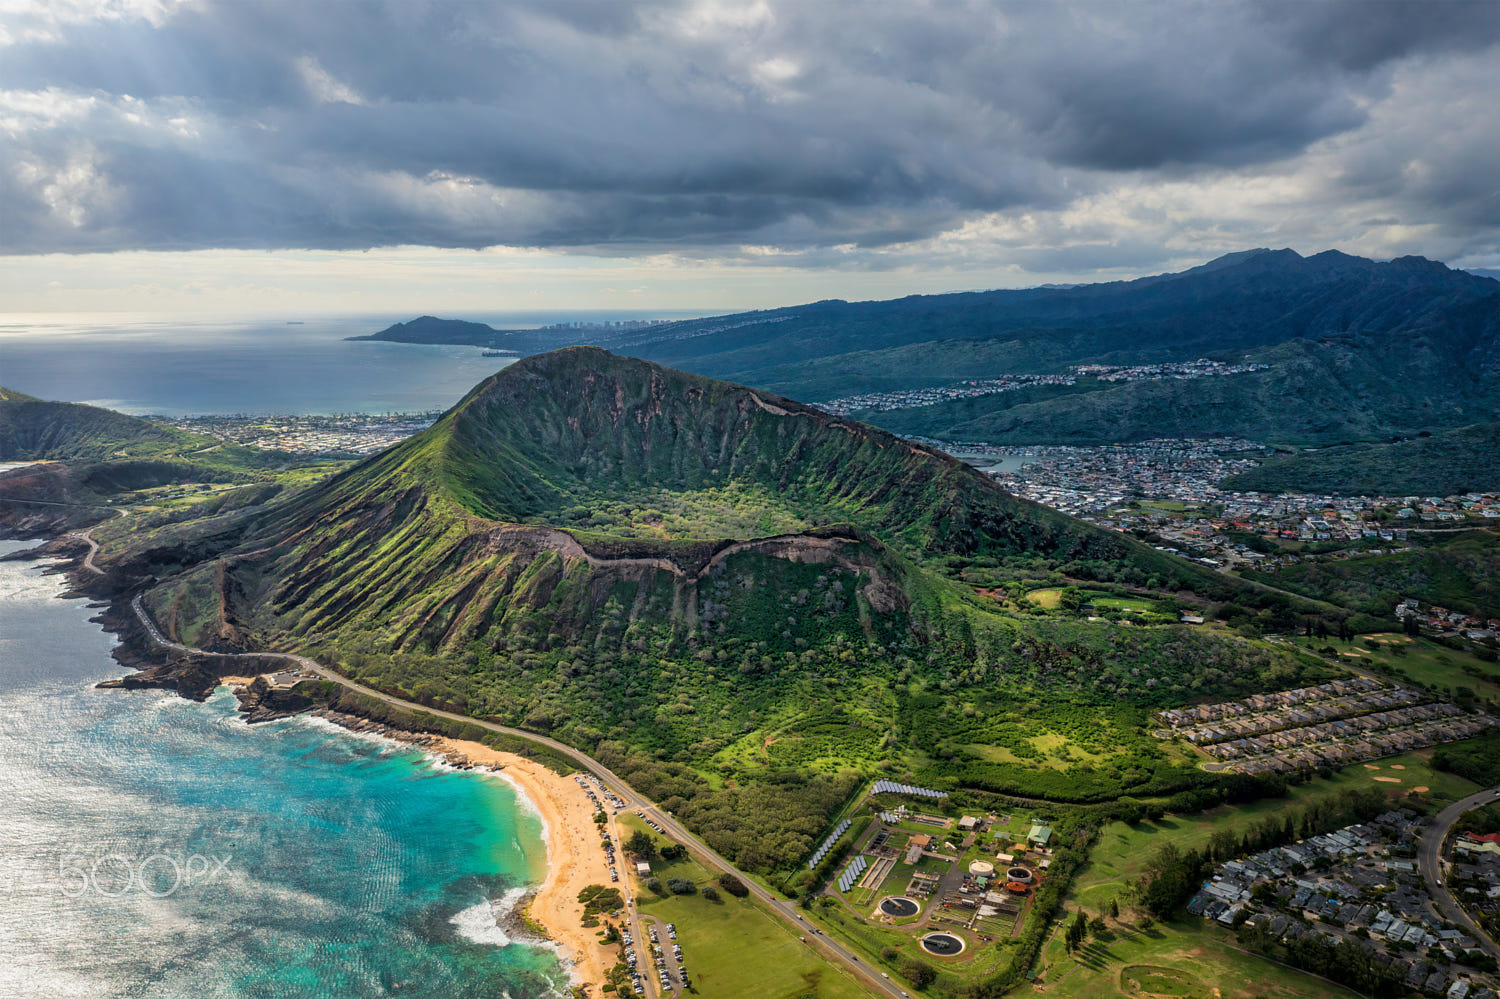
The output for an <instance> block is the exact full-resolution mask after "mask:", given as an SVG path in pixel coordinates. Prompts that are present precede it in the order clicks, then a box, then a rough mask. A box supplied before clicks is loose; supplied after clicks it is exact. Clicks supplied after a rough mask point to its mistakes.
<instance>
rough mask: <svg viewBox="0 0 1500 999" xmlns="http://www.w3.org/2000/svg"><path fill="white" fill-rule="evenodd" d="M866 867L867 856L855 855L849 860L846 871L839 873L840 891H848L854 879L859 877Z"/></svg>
mask: <svg viewBox="0 0 1500 999" xmlns="http://www.w3.org/2000/svg"><path fill="white" fill-rule="evenodd" d="M864 869H865V858H864V857H855V858H854V859H853V860H851V861H849V866H848V867H846V868H844V873H843V874H840V875H839V891H848V890H849V887H850V886H851V885H853V884H854V879H855V878H857V877H859V876H860V874H862V873H863V872H864Z"/></svg>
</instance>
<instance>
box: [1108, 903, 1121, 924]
mask: <svg viewBox="0 0 1500 999" xmlns="http://www.w3.org/2000/svg"><path fill="white" fill-rule="evenodd" d="M1109 918H1110V919H1119V918H1120V902H1119V900H1118V899H1114V898H1111V899H1110V900H1109Z"/></svg>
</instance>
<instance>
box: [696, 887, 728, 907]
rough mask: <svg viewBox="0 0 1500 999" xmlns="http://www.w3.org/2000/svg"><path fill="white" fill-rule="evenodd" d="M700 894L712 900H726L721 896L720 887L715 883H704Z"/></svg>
mask: <svg viewBox="0 0 1500 999" xmlns="http://www.w3.org/2000/svg"><path fill="white" fill-rule="evenodd" d="M699 894H701V895H702V896H703V897H704V898H706V899H708V900H709V901H710V902H719V903H722V902H723V901H724V899H723V898H721V897H720V896H719V889H717V888H715V887H714V886H713V885H704V886H703V888H702V889H701V891H700V892H699Z"/></svg>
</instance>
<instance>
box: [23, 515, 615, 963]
mask: <svg viewBox="0 0 1500 999" xmlns="http://www.w3.org/2000/svg"><path fill="white" fill-rule="evenodd" d="M66 537H67V536H66V535H63V536H61V537H59V536H57V535H56V534H52V535H51V536H50V537H47V538H44V539H42V543H41V544H40V545H37V546H35V547H34V548H28V549H23V551H24V552H26V553H28V554H30V553H33V552H36V553H38V554H34V555H32V558H36V557H38V556H39V555H40V554H41V551H42V549H52V548H53V547H54V545H55V544H56V542H59V541H63V540H65V539H66ZM6 540H18V541H20V540H29V539H22V538H7V539H6ZM14 554H20V552H17V553H14ZM46 555H47V556H52V557H55V558H57V559H58V560H59V562H60V564H59V565H57V566H55V567H54V568H53V569H52V571H53V572H56V573H58V574H61V575H64V576H65V577H66V578H67V579H68V581H69V586H68V587H67V589H66V591H65V593H64V595H73V596H77V597H83V598H87V599H91V600H97V599H100V597H98V596H96V595H95V594H94V593H91V592H90V591H91V589H92V587H91V586H90V585H89V584H92V583H96V582H97V580H95V579H93V578H90V577H89V576H88V575H87V574H86V573H84V572H83V571H82V560H83V553H82V552H78V551H76V550H75V551H69V550H61V551H57V550H52V551H47V552H46ZM96 571H97V570H96ZM103 599H104V600H106V601H107V606H106V608H105V609H104V610H103V611H102V613H101V614H100V615H98V616H96V617H94V618H92V619H91V620H92V621H94V622H96V623H98V624H100V625H101V626H102V627H103V628H104V630H106V631H109V632H113V633H114V634H115V636H116V644H115V646H114V649H113V650H112V651H111V657H112V658H113V659H114V660H115V661H116V662H117V663H119V664H120V665H121V666H125V667H126V668H127V669H134V670H143V669H147V668H149V666H150V664H151V663H152V661H153V660H154V658H155V657H151V656H148V655H145V654H143V650H139V649H137V648H136V645H137V643H138V642H139V641H140V639H141V637H142V631H141V629H140V628H139V627H138V625H137V622H136V621H135V617H134V614H133V613H131V612H129V611H128V610H127V609H122V608H121V607H120V606H119V605H120V599H119V598H118V597H117V596H115V595H109V596H104V597H103ZM247 655H250V654H249V653H247ZM254 678H255V677H254V675H249V676H247V675H245V673H243V672H235V673H231V672H229V670H228V669H224V670H223V671H222V672H218V671H215V672H214V674H213V675H205V676H201V677H196V678H195V679H197V680H199V681H200V682H199V683H197V684H194V685H193V686H195V687H196V688H198V692H199V694H200V696H196V697H195V696H192V695H191V694H190V693H188V692H186V691H184V690H183V689H182V686H181V685H180V684H177V683H156V682H152V683H150V684H149V685H150V686H154V687H161V688H164V689H168V690H173V691H175V692H176V693H177V694H178V695H179V696H183V697H187V698H188V699H189V700H200V701H201V700H203V699H205V698H206V697H207V696H208V694H209V693H211V692H212V690H213V689H214V688H216V687H219V686H227V687H229V689H230V690H232V691H234V692H235V693H236V694H239V693H240V692H241V691H243V690H245V689H246V688H247V687H248V685H249V683H250V682H251V681H252V680H253V679H254ZM101 686H128V684H126V683H124V682H122V681H113V682H109V681H106V682H105V683H104V684H101ZM305 710H307V709H306V708H299V709H295V710H292V711H289V712H285V713H283V712H281V711H277V712H275V713H273V714H271V715H269V716H267V717H265V718H261V719H257V718H255V717H253V716H243V715H242V717H245V720H246V721H256V720H270V719H271V718H273V717H284V716H286V715H287V714H301V713H303V711H305ZM241 711H244V707H243V701H242V707H241ZM311 714H313V715H316V716H318V717H321V718H323V719H325V720H326V721H329V722H332V723H333V724H336V725H338V726H340V727H341V728H344V729H347V730H349V731H352V732H365V733H370V734H374V735H379V736H382V737H384V738H388V739H391V740H393V741H396V742H401V743H405V744H406V745H409V746H411V747H413V748H415V749H419V750H421V751H423V752H424V753H426V754H428V755H430V756H432V757H434V758H435V759H437V760H440V761H442V762H444V763H447V764H449V765H451V766H456V767H458V768H460V769H478V770H481V771H484V772H489V773H491V774H493V775H495V776H498V777H500V778H501V779H503V780H505V781H506V783H508V784H509V785H510V786H511V787H512V788H513V789H514V790H515V791H516V793H517V795H518V796H519V798H520V799H521V801H522V802H523V803H525V804H526V805H528V806H529V807H530V808H531V810H532V811H533V812H534V813H536V814H537V815H539V816H540V818H541V823H542V841H543V847H544V852H545V855H546V866H545V874H544V876H543V880H542V883H541V884H540V885H538V886H537V888H536V889H535V891H534V892H533V893H531V898H530V901H529V902H528V903H526V904H525V912H524V916H525V918H526V920H527V921H528V922H529V923H531V924H534V925H536V926H538V927H540V929H541V930H542V931H544V933H545V936H546V938H547V940H548V941H549V942H551V943H552V944H554V945H555V946H556V948H557V951H558V958H559V963H560V964H561V965H562V969H563V971H564V972H565V973H566V974H567V976H568V981H569V984H570V985H571V986H573V987H579V986H584V985H590V986H593V987H594V989H599V988H601V987H602V986H603V985H604V983H605V981H606V978H605V975H606V972H607V971H608V970H609V969H610V968H612V967H614V965H615V964H616V963H617V961H618V957H617V954H616V953H615V951H614V946H615V945H610V946H608V947H606V946H605V945H603V944H601V943H600V942H599V937H598V934H599V933H600V932H602V930H600V928H598V927H595V928H590V927H585V926H583V924H582V921H583V905H582V904H581V903H579V901H578V893H579V892H580V891H581V890H582V889H583V888H585V887H586V886H588V885H591V884H599V885H604V886H606V887H608V886H614V887H616V888H618V889H620V892H621V894H622V896H624V897H625V898H627V899H628V898H630V887H629V879H628V878H624V877H622V878H621V879H620V880H619V881H618V882H612V881H610V872H609V861H608V860H607V859H606V855H605V852H604V850H603V849H602V848H601V846H600V840H601V839H602V835H603V833H602V830H601V828H600V827H599V826H597V825H595V824H594V818H593V817H594V806H593V804H592V803H591V802H590V801H589V800H588V798H587V796H586V795H585V794H584V792H583V789H582V788H581V787H579V785H578V783H577V782H575V781H574V780H573V778H572V777H571V776H566V777H565V776H563V775H561V774H558V773H556V772H555V771H552V770H549V769H547V768H546V767H545V766H543V765H542V764H540V763H538V762H536V761H535V760H532V759H528V758H527V757H524V756H520V755H517V754H515V753H506V752H501V751H499V750H496V749H493V748H491V747H489V746H487V745H484V744H483V743H479V742H470V741H465V740H458V739H450V738H448V737H446V736H440V735H435V734H431V733H417V732H410V731H406V730H403V729H397V728H394V727H392V726H390V725H386V724H384V723H382V722H376V721H373V720H371V719H367V718H363V717H361V716H359V715H353V714H346V713H343V712H339V711H333V710H329V709H327V708H314V710H312V711H311ZM606 815H608V820H607V822H606V824H605V826H604V829H607V830H608V831H609V833H610V836H611V837H612V838H613V839H614V842H615V844H616V846H617V847H618V846H619V845H620V844H621V843H623V839H622V837H621V836H620V834H619V832H618V829H617V826H616V823H615V816H614V815H613V814H610V813H609V812H608V811H606Z"/></svg>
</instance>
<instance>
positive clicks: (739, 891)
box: [719, 873, 750, 898]
mask: <svg viewBox="0 0 1500 999" xmlns="http://www.w3.org/2000/svg"><path fill="white" fill-rule="evenodd" d="M719 887H720V888H723V889H724V890H725V891H727V892H729V894H731V895H733V896H734V897H735V898H744V897H745V896H746V895H749V894H750V889H749V888H746V887H745V883H744V882H743V881H741V880H740V879H739V878H737V877H735V876H734V875H733V874H729V873H724V874H720V875H719Z"/></svg>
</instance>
